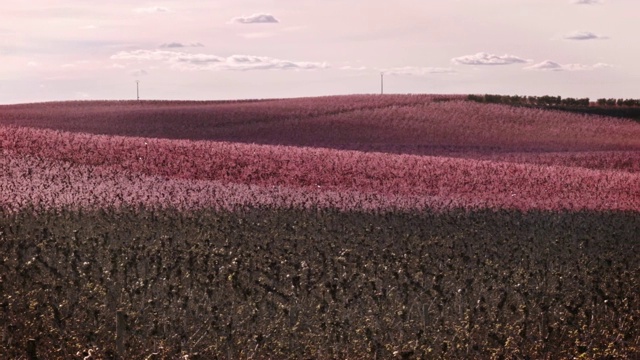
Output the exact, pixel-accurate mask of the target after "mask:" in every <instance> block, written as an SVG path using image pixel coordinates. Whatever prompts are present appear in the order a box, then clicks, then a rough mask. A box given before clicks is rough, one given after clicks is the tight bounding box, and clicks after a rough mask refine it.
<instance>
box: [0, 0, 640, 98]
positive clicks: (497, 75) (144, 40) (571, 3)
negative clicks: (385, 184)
mask: <svg viewBox="0 0 640 360" xmlns="http://www.w3.org/2000/svg"><path fill="white" fill-rule="evenodd" d="M638 14H640V1H638V0H395V1H388V0H385V1H382V0H340V1H338V0H270V1H268V0H219V1H213V0H158V1H154V0H150V1H124V0H111V1H97V0H29V1H3V3H2V5H0V103H5V104H6V103H17V102H35V101H51V100H73V99H131V98H135V96H136V93H135V90H136V88H135V81H136V80H139V81H140V94H141V98H142V99H198V100H201V99H243V98H271V97H298V96H316V95H333V94H353V93H376V92H379V86H380V85H379V83H380V75H379V74H380V73H381V72H384V73H385V74H386V75H385V92H388V93H500V94H520V95H544V94H550V95H561V96H564V97H585V96H588V97H591V98H592V99H595V98H598V97H625V98H640V65H639V64H640V41H638V40H637V35H638V34H640V21H639V20H640V17H639V16H640V15H638Z"/></svg>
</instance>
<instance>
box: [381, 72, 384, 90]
mask: <svg viewBox="0 0 640 360" xmlns="http://www.w3.org/2000/svg"><path fill="white" fill-rule="evenodd" d="M383 94H384V73H382V72H381V73H380V95H383Z"/></svg>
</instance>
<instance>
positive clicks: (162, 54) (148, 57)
mask: <svg viewBox="0 0 640 360" xmlns="http://www.w3.org/2000/svg"><path fill="white" fill-rule="evenodd" d="M111 59H113V60H136V61H159V62H164V63H167V64H169V65H170V66H171V67H172V68H174V69H178V70H232V71H246V70H314V69H324V68H328V67H329V66H328V65H327V64H326V63H318V62H304V61H289V60H281V59H275V58H270V57H266V56H252V55H232V56H228V57H222V56H217V55H210V54H191V53H185V52H179V51H169V50H134V51H121V52H119V53H117V54H115V55H112V56H111Z"/></svg>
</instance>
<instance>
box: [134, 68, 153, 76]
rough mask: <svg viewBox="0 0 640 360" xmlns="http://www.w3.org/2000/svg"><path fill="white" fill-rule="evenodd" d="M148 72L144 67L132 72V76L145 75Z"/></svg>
mask: <svg viewBox="0 0 640 360" xmlns="http://www.w3.org/2000/svg"><path fill="white" fill-rule="evenodd" d="M147 74H149V73H148V72H147V70H144V69H137V70H133V71H132V72H131V75H132V76H145V75H147Z"/></svg>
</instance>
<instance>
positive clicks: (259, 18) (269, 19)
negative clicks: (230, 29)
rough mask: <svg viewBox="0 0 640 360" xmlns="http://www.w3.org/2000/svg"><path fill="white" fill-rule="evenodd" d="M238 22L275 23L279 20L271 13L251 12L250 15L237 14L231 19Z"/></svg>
mask: <svg viewBox="0 0 640 360" xmlns="http://www.w3.org/2000/svg"><path fill="white" fill-rule="evenodd" d="M231 22H232V23H238V24H277V23H279V22H280V21H279V20H278V19H276V18H275V17H274V16H273V15H271V14H253V15H251V16H239V17H235V18H233V19H231Z"/></svg>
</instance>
